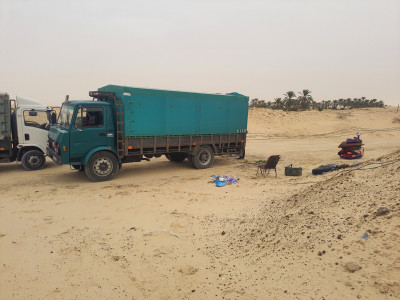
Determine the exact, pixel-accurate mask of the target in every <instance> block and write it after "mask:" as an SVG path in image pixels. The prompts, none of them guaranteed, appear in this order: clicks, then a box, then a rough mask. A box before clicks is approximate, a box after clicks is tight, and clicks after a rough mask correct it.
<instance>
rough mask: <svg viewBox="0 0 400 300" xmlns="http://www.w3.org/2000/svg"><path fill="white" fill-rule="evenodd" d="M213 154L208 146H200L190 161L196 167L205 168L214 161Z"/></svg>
mask: <svg viewBox="0 0 400 300" xmlns="http://www.w3.org/2000/svg"><path fill="white" fill-rule="evenodd" d="M214 159H215V154H214V150H213V148H211V147H210V146H201V147H200V148H199V150H197V151H196V153H195V154H194V155H192V157H191V160H192V161H191V163H192V165H193V167H195V168H196V169H207V168H209V167H211V166H212V164H213V163H214Z"/></svg>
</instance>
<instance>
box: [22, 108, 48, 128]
mask: <svg viewBox="0 0 400 300" xmlns="http://www.w3.org/2000/svg"><path fill="white" fill-rule="evenodd" d="M24 122H25V126H31V127H36V128H40V129H47V130H48V129H49V127H50V123H49V120H48V119H47V112H46V111H37V110H35V111H33V110H25V111H24Z"/></svg>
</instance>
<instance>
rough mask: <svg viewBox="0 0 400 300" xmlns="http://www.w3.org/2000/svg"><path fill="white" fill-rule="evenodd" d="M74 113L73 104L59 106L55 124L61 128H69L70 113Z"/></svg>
mask: <svg viewBox="0 0 400 300" xmlns="http://www.w3.org/2000/svg"><path fill="white" fill-rule="evenodd" d="M73 113H74V106H70V105H65V104H63V106H62V107H61V110H60V115H59V116H58V120H57V125H58V126H60V127H62V128H66V129H68V128H69V124H70V123H71V119H72V115H73Z"/></svg>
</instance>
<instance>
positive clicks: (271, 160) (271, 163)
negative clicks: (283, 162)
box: [265, 155, 281, 169]
mask: <svg viewBox="0 0 400 300" xmlns="http://www.w3.org/2000/svg"><path fill="white" fill-rule="evenodd" d="M280 158H281V156H280V155H271V156H270V157H268V160H267V162H266V163H265V169H275V168H276V165H277V164H278V161H279V159H280Z"/></svg>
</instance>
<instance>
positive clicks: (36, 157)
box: [21, 150, 46, 171]
mask: <svg viewBox="0 0 400 300" xmlns="http://www.w3.org/2000/svg"><path fill="white" fill-rule="evenodd" d="M45 162H46V158H45V157H44V154H43V152H42V151H40V150H29V151H27V152H25V153H24V154H23V155H22V158H21V163H22V167H23V168H24V169H25V170H27V171H34V170H40V169H43V166H44V163H45Z"/></svg>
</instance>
